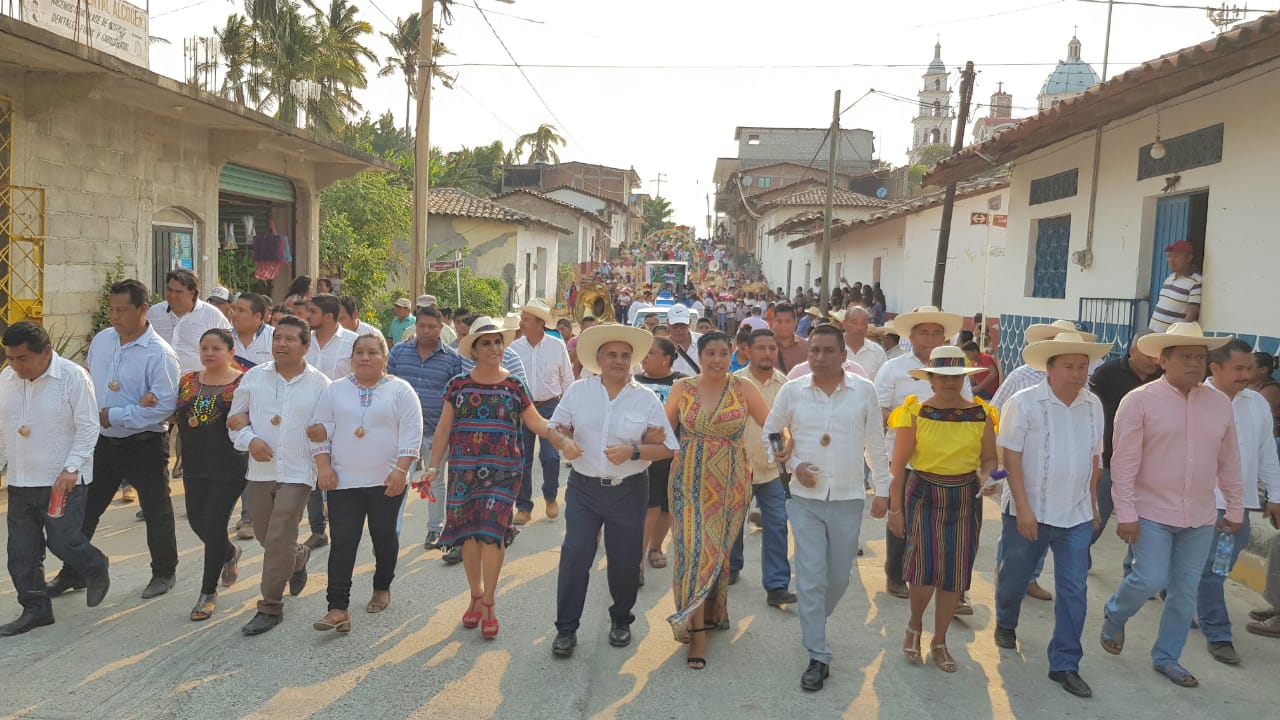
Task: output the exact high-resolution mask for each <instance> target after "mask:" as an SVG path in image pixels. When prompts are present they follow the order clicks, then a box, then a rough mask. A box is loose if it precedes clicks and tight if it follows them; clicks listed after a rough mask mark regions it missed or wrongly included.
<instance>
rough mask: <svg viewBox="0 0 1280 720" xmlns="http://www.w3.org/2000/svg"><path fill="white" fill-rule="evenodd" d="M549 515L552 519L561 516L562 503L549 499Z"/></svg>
mask: <svg viewBox="0 0 1280 720" xmlns="http://www.w3.org/2000/svg"><path fill="white" fill-rule="evenodd" d="M547 517H549V518H552V519H555V518H558V517H560V503H558V502H556V501H555V500H548V501H547Z"/></svg>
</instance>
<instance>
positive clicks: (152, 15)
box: [151, 0, 213, 20]
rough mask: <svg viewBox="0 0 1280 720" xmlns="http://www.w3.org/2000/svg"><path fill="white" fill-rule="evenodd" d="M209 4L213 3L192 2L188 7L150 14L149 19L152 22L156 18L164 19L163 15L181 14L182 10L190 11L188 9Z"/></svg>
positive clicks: (208, 0)
mask: <svg viewBox="0 0 1280 720" xmlns="http://www.w3.org/2000/svg"><path fill="white" fill-rule="evenodd" d="M211 2H213V0H196V2H193V3H191V4H190V5H183V6H182V7H179V8H174V9H172V10H165V11H164V12H158V13H151V19H152V20H154V19H156V18H158V17H164V16H165V15H172V14H174V13H177V12H182V11H183V10H190V9H191V8H193V7H198V6H200V5H206V4H208V3H211Z"/></svg>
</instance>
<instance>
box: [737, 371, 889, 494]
mask: <svg viewBox="0 0 1280 720" xmlns="http://www.w3.org/2000/svg"><path fill="white" fill-rule="evenodd" d="M784 427H789V428H791V437H792V438H793V442H794V443H795V449H794V451H793V452H792V453H791V457H790V459H788V460H787V469H788V470H790V471H791V472H793V473H794V472H795V470H796V468H798V467H800V465H801V464H803V463H812V464H814V465H817V466H818V467H819V468H821V470H822V473H821V477H820V478H819V480H818V484H817V485H816V486H815V487H811V488H808V487H805V486H803V485H801V484H800V483H799V482H793V483H791V494H792V495H794V496H796V497H802V498H809V499H811V500H862V499H865V498H866V490H865V487H864V485H863V473H862V463H860V462H857V461H856V460H855V458H857V457H858V454H857V452H858V450H859V449H861V450H862V457H863V459H864V460H865V461H866V464H867V466H868V467H870V468H871V478H872V481H873V482H874V483H875V487H876V493H877V494H883V495H884V496H886V497H887V496H888V493H889V456H888V455H886V454H885V444H884V434H883V429H884V420H883V417H882V416H881V414H880V405H879V403H878V402H877V401H876V391H875V387H874V386H872V384H871V381H870V380H867V379H866V378H862V377H858V376H857V375H852V374H850V373H844V382H843V383H842V384H840V385H838V386H837V387H836V391H835V392H834V393H832V394H831V395H827V394H826V393H825V392H823V391H822V390H820V389H818V388H816V387H814V385H813V376H812V375H806V376H804V377H802V378H799V379H796V380H791V381H789V382H788V383H787V384H786V385H783V386H782V390H780V391H778V397H776V398H774V401H773V409H772V410H770V411H769V418H768V419H767V420H765V423H764V432H763V437H762V438H761V441H762V442H763V443H764V444H765V446H766V447H767V448H768V445H769V435H771V434H773V433H780V432H782V429H783V428H784ZM824 435H826V436H827V437H828V438H829V441H828V442H827V444H826V445H825V446H824V445H823V444H822V437H823V436H824ZM769 452H770V455H771V456H772V452H773V450H772V448H769Z"/></svg>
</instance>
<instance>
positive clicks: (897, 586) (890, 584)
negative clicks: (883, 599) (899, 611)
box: [884, 580, 911, 600]
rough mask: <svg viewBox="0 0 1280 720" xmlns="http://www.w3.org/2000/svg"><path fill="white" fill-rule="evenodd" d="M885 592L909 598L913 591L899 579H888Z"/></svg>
mask: <svg viewBox="0 0 1280 720" xmlns="http://www.w3.org/2000/svg"><path fill="white" fill-rule="evenodd" d="M884 589H885V592H887V593H889V594H890V595H892V596H894V597H896V598H902V599H904V600H905V599H907V598H909V597H911V591H910V590H909V589H907V584H906V583H904V582H901V581H897V580H887V581H885V585H884Z"/></svg>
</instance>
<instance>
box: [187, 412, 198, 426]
mask: <svg viewBox="0 0 1280 720" xmlns="http://www.w3.org/2000/svg"><path fill="white" fill-rule="evenodd" d="M187 425H188V426H189V427H193V428H194V427H200V418H198V417H196V416H195V415H192V416H191V417H189V418H187Z"/></svg>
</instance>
